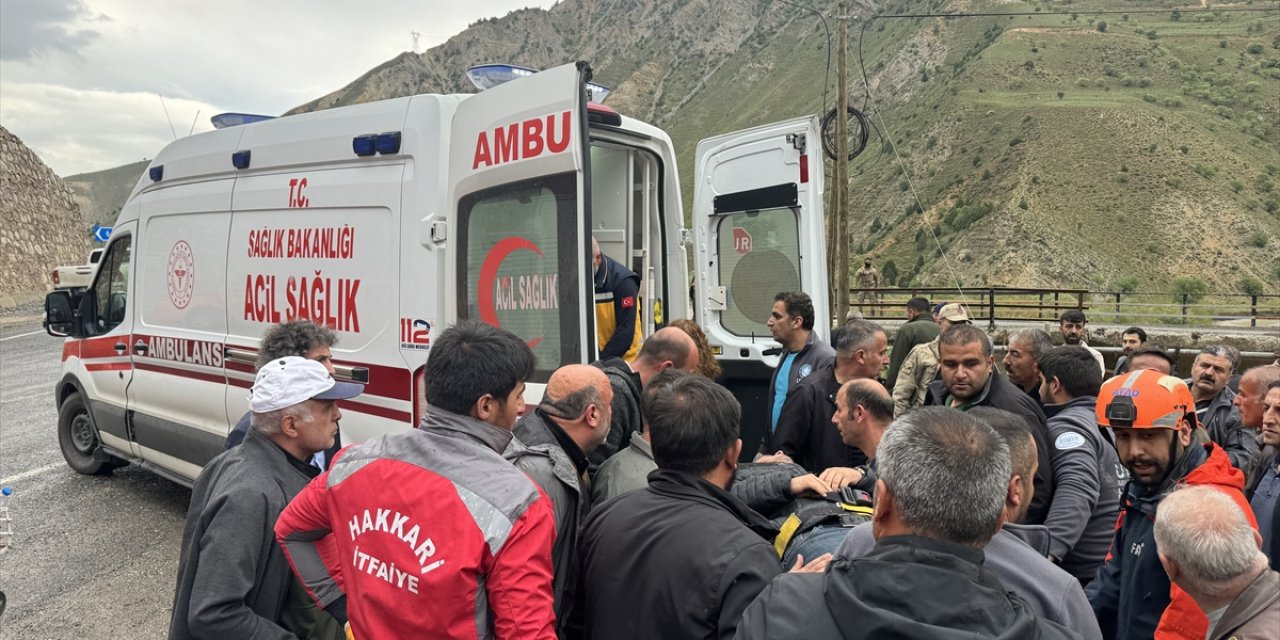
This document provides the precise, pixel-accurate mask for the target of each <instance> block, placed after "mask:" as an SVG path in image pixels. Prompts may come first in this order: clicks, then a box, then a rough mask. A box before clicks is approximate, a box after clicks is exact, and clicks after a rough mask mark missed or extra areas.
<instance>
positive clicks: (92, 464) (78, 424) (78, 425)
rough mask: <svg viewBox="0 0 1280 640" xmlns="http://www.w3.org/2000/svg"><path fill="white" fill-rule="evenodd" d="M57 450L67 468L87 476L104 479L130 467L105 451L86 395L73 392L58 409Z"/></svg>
mask: <svg viewBox="0 0 1280 640" xmlns="http://www.w3.org/2000/svg"><path fill="white" fill-rule="evenodd" d="M58 448H59V449H60V450H61V451H62V458H63V459H64V460H66V461H67V466H69V467H71V468H72V469H73V470H74V471H76V472H77V473H82V474H84V475H89V476H92V475H104V474H107V473H110V472H111V471H112V470H114V469H116V468H118V467H122V466H125V465H127V464H129V463H128V462H126V461H124V460H121V459H119V458H116V457H114V456H109V455H107V454H106V453H105V452H103V451H102V442H101V440H100V439H99V438H98V426H97V425H96V424H94V422H93V416H92V415H91V414H90V413H89V407H88V405H87V403H86V401H85V397H84V394H83V393H82V392H80V391H78V390H77V391H72V392H71V393H70V394H68V395H67V396H66V397H64V398H63V399H62V401H61V403H60V404H59V405H58Z"/></svg>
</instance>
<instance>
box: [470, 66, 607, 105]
mask: <svg viewBox="0 0 1280 640" xmlns="http://www.w3.org/2000/svg"><path fill="white" fill-rule="evenodd" d="M537 72H538V70H537V69H530V68H528V67H521V66H518V65H514V64H478V65H476V66H474V67H471V68H470V69H467V78H469V79H470V80H471V84H473V85H475V86H476V88H477V89H479V90H481V91H484V90H486V89H492V88H494V87H496V86H498V85H500V84H503V83H504V82H511V81H512V80H516V79H519V78H527V77H529V76H531V75H533V74H535V73H537ZM612 91H613V90H612V89H610V88H609V87H606V86H604V85H602V84H597V83H595V82H588V83H587V99H588V100H590V101H591V102H595V103H598V104H600V103H604V101H605V98H608V97H609V94H610V93H611V92H612Z"/></svg>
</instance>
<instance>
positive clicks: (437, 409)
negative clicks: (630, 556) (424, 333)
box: [276, 321, 556, 640]
mask: <svg viewBox="0 0 1280 640" xmlns="http://www.w3.org/2000/svg"><path fill="white" fill-rule="evenodd" d="M533 370H534V357H533V352H532V351H530V350H529V347H528V346H526V345H525V343H524V341H522V340H521V339H520V338H518V337H516V336H515V335H513V334H511V333H509V332H507V331H503V330H502V329H497V328H494V327H492V326H490V325H487V324H483V323H480V322H477V321H464V322H461V323H459V324H458V325H457V326H455V327H452V328H450V329H448V330H446V331H445V332H444V333H442V334H441V335H440V337H439V338H438V339H437V340H435V341H434V343H433V344H432V345H431V359H430V360H428V361H427V370H426V381H425V382H426V389H427V398H426V399H427V403H428V404H429V405H430V407H431V408H430V410H429V412H428V414H427V416H426V417H425V418H423V420H422V425H421V427H420V428H418V429H412V430H409V431H405V432H402V433H396V434H392V435H387V436H383V437H380V438H376V439H374V440H371V441H369V442H366V443H364V444H362V445H358V446H354V447H349V448H347V449H345V450H344V451H342V452H341V453H339V454H338V457H337V458H336V459H335V460H334V461H333V464H332V465H331V466H330V467H329V471H328V472H326V473H324V474H322V475H320V476H319V477H317V478H316V479H315V480H314V481H312V482H311V484H309V485H307V488H306V489H304V490H303V491H302V493H300V494H298V497H297V498H295V499H294V501H293V502H292V503H290V504H289V506H288V507H287V508H286V509H285V510H284V512H283V513H282V514H281V515H280V519H279V521H277V523H276V538H277V539H278V540H279V541H280V544H281V546H282V547H283V548H284V550H285V555H286V556H288V558H289V562H290V563H291V564H292V565H293V570H294V572H295V573H297V574H298V576H299V577H300V578H301V579H302V582H303V583H304V584H305V586H306V588H307V591H308V592H310V593H311V595H312V597H313V598H314V599H316V601H317V602H319V603H320V605H321V606H322V607H323V608H325V610H326V611H329V612H334V611H335V607H333V606H332V605H333V604H334V603H339V607H337V608H336V610H337V611H341V610H342V609H343V608H344V607H343V606H342V605H341V603H342V602H343V601H345V610H346V614H347V616H346V617H347V618H348V619H349V623H350V631H351V633H352V635H353V636H354V637H356V638H365V639H367V638H438V639H445V638H450V639H452V638H471V639H476V638H479V639H489V638H496V639H500V640H506V639H512V640H514V639H520V640H525V639H533V640H554V639H555V637H556V631H555V612H554V610H553V607H552V605H553V597H552V591H551V543H552V539H553V537H554V536H555V522H554V519H553V517H552V510H551V502H550V501H549V500H548V499H547V497H546V495H545V494H543V493H542V492H541V491H540V490H539V489H538V488H537V486H535V485H534V484H533V482H532V481H531V480H529V478H528V476H526V475H525V474H524V473H522V472H520V471H519V470H517V469H516V468H515V467H514V466H512V465H511V463H509V462H507V461H506V460H504V459H503V458H502V455H501V454H502V451H503V450H504V449H506V447H507V445H508V444H509V443H510V442H511V438H512V435H511V428H512V425H514V424H515V421H516V417H517V416H518V415H519V414H520V413H523V411H524V401H523V400H522V399H521V397H522V395H523V393H524V388H525V384H524V381H525V380H526V379H527V378H529V376H531V375H532V374H533ZM335 552H336V555H335ZM335 617H340V616H335Z"/></svg>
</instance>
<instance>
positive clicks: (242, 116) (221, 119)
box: [209, 113, 275, 129]
mask: <svg viewBox="0 0 1280 640" xmlns="http://www.w3.org/2000/svg"><path fill="white" fill-rule="evenodd" d="M273 118H275V116H262V115H255V114H252V113H219V114H218V115H216V116H214V117H212V118H209V122H212V123H213V128H214V129H226V128H227V127H238V126H240V125H242V124H253V123H255V122H262V121H263V120H271V119H273Z"/></svg>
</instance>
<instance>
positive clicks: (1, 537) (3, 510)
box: [0, 487, 13, 553]
mask: <svg viewBox="0 0 1280 640" xmlns="http://www.w3.org/2000/svg"><path fill="white" fill-rule="evenodd" d="M11 495H13V488H12V487H2V488H0V553H4V552H5V551H8V550H9V545H10V544H11V543H12V541H13V520H11V519H10V518H9V504H8V502H9V496H11Z"/></svg>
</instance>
